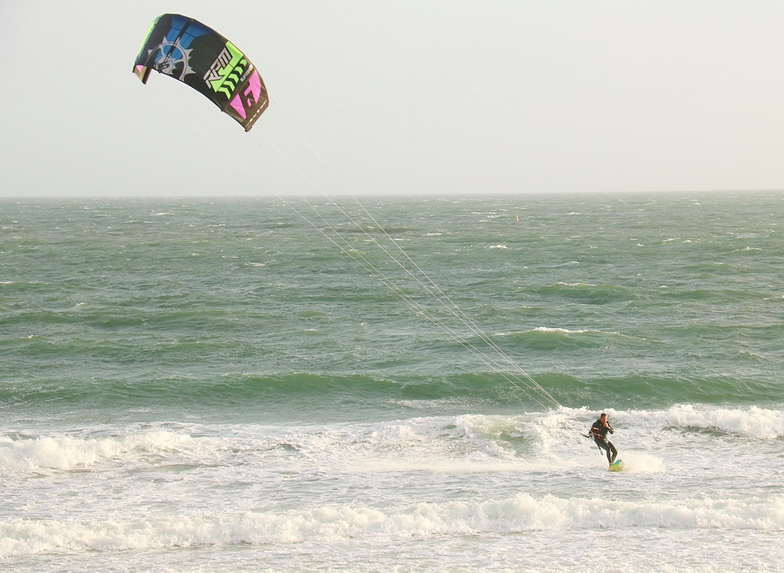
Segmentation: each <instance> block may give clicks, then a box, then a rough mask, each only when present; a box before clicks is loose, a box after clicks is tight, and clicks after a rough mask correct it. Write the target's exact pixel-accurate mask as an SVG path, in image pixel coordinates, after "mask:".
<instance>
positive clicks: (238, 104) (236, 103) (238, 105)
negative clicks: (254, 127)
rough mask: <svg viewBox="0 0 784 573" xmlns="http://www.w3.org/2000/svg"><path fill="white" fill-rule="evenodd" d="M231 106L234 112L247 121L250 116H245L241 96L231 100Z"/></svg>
mask: <svg viewBox="0 0 784 573" xmlns="http://www.w3.org/2000/svg"><path fill="white" fill-rule="evenodd" d="M229 104H230V105H231V107H233V108H234V110H235V111H236V112H237V113H238V114H240V117H241V118H242V119H247V117H248V116H247V115H246V114H245V106H243V105H242V100H241V99H240V94H237V95H235V96H234V97H233V98H231V101H230V102H229Z"/></svg>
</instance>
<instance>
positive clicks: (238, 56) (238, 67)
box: [204, 41, 248, 98]
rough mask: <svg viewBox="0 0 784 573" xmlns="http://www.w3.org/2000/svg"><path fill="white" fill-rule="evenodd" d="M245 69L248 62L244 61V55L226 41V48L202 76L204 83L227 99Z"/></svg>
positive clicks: (235, 87)
mask: <svg viewBox="0 0 784 573" xmlns="http://www.w3.org/2000/svg"><path fill="white" fill-rule="evenodd" d="M247 67H248V60H246V59H245V56H244V54H243V53H242V52H240V51H239V50H238V49H237V47H236V46H235V45H234V44H232V43H231V42H228V41H227V42H226V47H225V48H223V50H222V51H221V53H220V54H218V57H217V58H215V61H214V62H212V65H211V66H210V68H209V69H208V70H207V73H206V74H204V81H205V82H207V85H208V86H210V87H211V88H212V89H213V90H214V91H215V92H216V93H222V94H224V95H225V96H226V97H227V98H231V96H232V94H233V93H234V91H235V90H236V89H237V84H239V82H240V78H241V77H242V74H243V72H245V70H246V69H247Z"/></svg>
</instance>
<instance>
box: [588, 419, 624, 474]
mask: <svg viewBox="0 0 784 573" xmlns="http://www.w3.org/2000/svg"><path fill="white" fill-rule="evenodd" d="M607 432H610V433H611V434H614V433H615V430H613V429H612V426H611V425H610V422H608V421H607V414H605V413H604V412H602V415H601V416H599V419H598V420H596V421H595V422H594V423H593V426H591V431H590V432H588V437H589V438H593V441H594V442H596V445H597V446H599V450H605V451H606V452H607V461H608V462H610V465H612V464H613V462H614V461H615V458H616V456H617V455H618V450H616V449H615V446H613V443H612V442H611V441H610V440H608V439H607Z"/></svg>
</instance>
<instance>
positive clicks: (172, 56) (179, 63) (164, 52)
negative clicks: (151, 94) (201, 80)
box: [147, 38, 194, 81]
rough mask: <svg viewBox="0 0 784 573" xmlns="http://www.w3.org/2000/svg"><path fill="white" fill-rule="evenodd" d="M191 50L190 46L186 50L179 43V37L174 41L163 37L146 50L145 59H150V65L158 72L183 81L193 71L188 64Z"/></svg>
mask: <svg viewBox="0 0 784 573" xmlns="http://www.w3.org/2000/svg"><path fill="white" fill-rule="evenodd" d="M192 51H193V49H192V48H191V49H190V50H188V49H185V48H184V47H183V46H182V45H180V40H179V38H178V39H176V40H175V41H174V42H171V41H169V40H167V39H165V38H164V40H163V41H162V42H161V43H160V44H158V45H157V46H155V47H154V48H152V49H151V50H148V51H147V61H148V62H149V61H150V60H152V67H153V68H155V69H156V70H157V71H159V72H160V73H162V74H166V75H167V76H172V77H174V78H177V79H178V80H180V81H183V80H184V79H185V76H187V75H188V74H192V73H194V72H193V68H191V66H190V56H191V52H192Z"/></svg>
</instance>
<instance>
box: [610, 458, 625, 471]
mask: <svg viewBox="0 0 784 573" xmlns="http://www.w3.org/2000/svg"><path fill="white" fill-rule="evenodd" d="M625 467H626V464H625V463H623V460H615V461H614V462H613V463H612V464H610V471H611V472H622V471H623V468H625Z"/></svg>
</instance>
